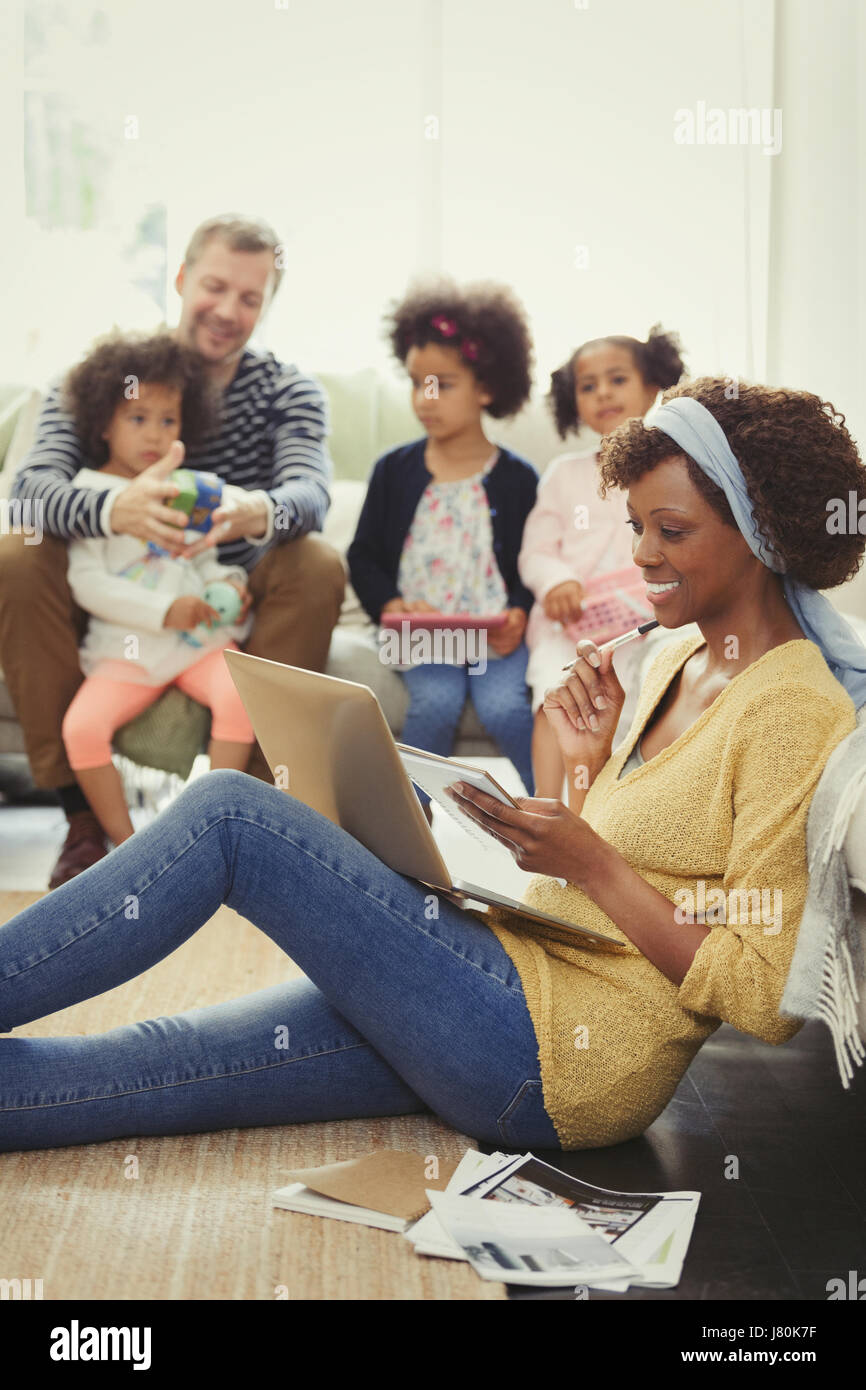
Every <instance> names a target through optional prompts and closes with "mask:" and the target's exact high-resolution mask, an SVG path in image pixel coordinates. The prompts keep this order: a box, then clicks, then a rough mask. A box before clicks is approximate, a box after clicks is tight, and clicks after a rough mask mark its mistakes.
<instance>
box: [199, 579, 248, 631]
mask: <svg viewBox="0 0 866 1390" xmlns="http://www.w3.org/2000/svg"><path fill="white" fill-rule="evenodd" d="M204 601H205V603H209V604H210V606H211V608H215V609H216V610H217V612H218V613H219V615H220V620H219V623H218V624H215V626H219V627H228V626H229V625H230V624H231V623H236V622H237V620H238V618H239V616H240V611H241V596H240V594H239V593H238V591H237V589H236V588H235V587H234V585H233V584H227V583H226V582H225V580H224V579H215V580H214V581H213V583H212V584H208V585H207V587H206V588H205V591H204Z"/></svg>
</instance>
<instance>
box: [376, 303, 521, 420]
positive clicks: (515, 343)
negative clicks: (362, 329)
mask: <svg viewBox="0 0 866 1390" xmlns="http://www.w3.org/2000/svg"><path fill="white" fill-rule="evenodd" d="M434 319H435V320H436V321H437V322H436V323H434ZM385 326H386V333H387V336H388V338H389V340H390V343H391V349H392V351H393V353H394V356H395V357H396V358H397V360H398V361H400V362H403V363H405V361H406V358H407V356H408V354H409V350H410V348H413V347H419V348H420V347H426V346H427V344H428V343H435V344H436V345H437V346H439V347H450V348H452V349H454V350H455V351H457V352H459V353H460V357H461V360H462V361H463V362H464V363H465V365H466V366H467V367H469V368H470V370H471V371H472V372H473V374H474V376H475V378H476V380H477V381H478V382H479V383H480V384H481V385H482V386H484V387H485V388H486V390H488V391H489V392H490V395H491V397H492V400H491V401H490V404H489V405H488V406H485V409H486V410H487V412H488V414H489V415H492V416H493V417H494V419H497V420H501V419H504V418H506V417H508V416H510V415H516V414H517V412H518V411H519V410H520V409H521V408H522V407H523V406H524V405H525V404H526V401H527V400H528V399H529V393H530V390H531V387H532V376H531V366H532V339H531V337H530V335H529V326H528V324H527V320H526V312H525V310H524V308H523V305H522V304H521V303H520V301H519V299H518V298H517V297H516V295H515V294H514V293H513V292H512V291H511V290H510V289H509V288H508V287H507V286H506V285H498V284H493V283H492V282H489V281H483V282H478V283H476V284H473V285H465V286H463V287H462V288H461V287H459V286H458V285H456V284H455V283H454V281H453V280H448V279H444V278H442V279H436V280H426V281H421V282H416V284H415V285H412V286H410V287H409V290H408V292H407V294H406V295H405V297H404V298H403V299H402V300H401V301H400V302H399V303H394V304H393V305H392V306H391V308H390V310H389V312H388V314H387V315H386V317H385ZM443 329H444V331H443Z"/></svg>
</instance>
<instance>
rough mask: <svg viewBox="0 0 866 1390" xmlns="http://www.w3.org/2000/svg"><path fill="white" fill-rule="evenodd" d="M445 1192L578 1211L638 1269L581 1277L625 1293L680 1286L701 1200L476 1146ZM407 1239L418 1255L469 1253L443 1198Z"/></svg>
mask: <svg viewBox="0 0 866 1390" xmlns="http://www.w3.org/2000/svg"><path fill="white" fill-rule="evenodd" d="M446 1194H448V1195H451V1196H457V1195H459V1196H462V1197H468V1198H474V1199H475V1200H476V1201H479V1202H485V1203H486V1202H488V1201H489V1202H494V1203H511V1204H516V1205H523V1206H526V1207H529V1208H535V1209H536V1210H537V1209H538V1208H540V1207H557V1208H561V1209H565V1210H568V1211H570V1212H572V1213H573V1214H576V1215H577V1216H578V1217H579V1218H580V1220H581V1222H582V1223H584V1224H585V1225H587V1226H589V1227H590V1228H591V1229H593V1230H594V1231H595V1232H596V1233H597V1234H598V1235H600V1236H601V1237H602V1238H603V1239H604V1240H605V1241H607V1242H608V1243H609V1244H610V1245H612V1246H613V1247H614V1248H615V1249H616V1250H617V1253H618V1254H619V1255H621V1256H622V1257H623V1259H625V1260H627V1261H628V1263H629V1264H630V1265H631V1266H632V1267H633V1268H634V1269H635V1271H636V1272H635V1273H633V1274H630V1275H629V1276H628V1277H627V1278H626V1277H625V1275H624V1272H622V1271H620V1273H619V1274H617V1273H615V1272H614V1270H611V1271H610V1273H609V1275H608V1276H596V1275H593V1276H591V1277H586V1278H582V1279H577V1278H575V1280H574V1282H575V1283H578V1282H582V1283H586V1284H588V1285H589V1286H590V1287H592V1288H597V1289H604V1290H610V1291H612V1292H622V1291H624V1290H625V1289H626V1288H628V1286H629V1284H637V1285H642V1286H644V1287H648V1288H673V1287H674V1286H675V1285H676V1284H677V1283H678V1282H679V1279H680V1276H681V1274H682V1266H683V1261H684V1259H685V1255H686V1252H687V1250H688V1246H689V1241H690V1239H691V1233H692V1229H693V1226H694V1222H695V1217H696V1214H697V1209H698V1203H699V1201H700V1193H698V1192H616V1191H614V1190H612V1189H609V1188H603V1187H597V1186H595V1185H593V1184H590V1183H585V1182H582V1181H581V1180H580V1179H579V1178H574V1177H572V1176H571V1175H570V1174H568V1173H563V1172H562V1171H561V1170H560V1169H558V1168H554V1167H551V1166H550V1165H549V1164H546V1163H543V1162H542V1161H541V1160H540V1159H537V1158H535V1156H534V1155H533V1154H531V1153H527V1154H523V1155H518V1156H517V1157H514V1156H508V1155H505V1154H499V1153H497V1154H491V1155H484V1154H479V1153H477V1152H476V1151H474V1150H469V1151H468V1152H467V1154H465V1155H464V1158H463V1160H462V1161H461V1163H460V1164H459V1165H458V1167H457V1169H456V1171H455V1173H454V1175H453V1177H452V1179H451V1181H450V1182H449V1184H448V1186H447V1188H446ZM431 1200H432V1199H431ZM406 1237H407V1239H409V1240H411V1241H412V1243H413V1245H414V1247H415V1250H416V1252H417V1253H418V1254H424V1255H438V1256H441V1257H443V1258H449V1259H461V1258H462V1259H466V1258H467V1255H466V1253H465V1251H464V1250H463V1249H462V1248H461V1245H460V1243H459V1242H457V1241H455V1240H454V1239H453V1236H452V1235H451V1234H449V1232H448V1231H447V1230H446V1229H444V1228H443V1224H442V1222H441V1221H440V1219H439V1215H438V1213H437V1209H436V1204H433V1210H432V1211H430V1212H428V1213H427V1214H426V1215H425V1216H423V1217H422V1218H421V1219H420V1220H419V1221H417V1222H415V1223H414V1224H413V1225H412V1226H411V1227H410V1228H409V1230H408V1231H407V1232H406ZM503 1277H504V1276H503ZM533 1282H542V1281H540V1280H538V1281H533ZM551 1282H552V1281H551Z"/></svg>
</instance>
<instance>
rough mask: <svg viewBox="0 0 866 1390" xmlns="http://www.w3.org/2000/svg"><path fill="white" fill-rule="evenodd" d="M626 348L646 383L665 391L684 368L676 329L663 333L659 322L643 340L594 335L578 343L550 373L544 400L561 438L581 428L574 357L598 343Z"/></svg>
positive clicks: (674, 384)
mask: <svg viewBox="0 0 866 1390" xmlns="http://www.w3.org/2000/svg"><path fill="white" fill-rule="evenodd" d="M605 343H606V344H609V345H610V346H611V347H619V348H626V349H627V350H628V351H629V352H630V353H631V355H632V357H633V358H634V364H635V366H636V367H637V369H638V371H639V372H640V374H641V376H642V377H643V380H644V382H645V384H646V385H647V386H657V387H658V389H659V390H660V391H664V390H665V389H666V388H667V387H668V386H676V384H677V382H678V381H679V379H680V377H681V376H682V374H683V372H684V371H685V369H686V364H685V362H684V361H683V359H682V352H683V345H682V343H681V342H680V340H679V336H678V334H676V333H666V332H665V331H664V329H663V328H662V326H661V324H660V323H656V324H653V326H652V328H651V329H650V331H649V334H648V335H647V340H646V342H645V343H642V342H641V341H640V339H639V338H628V337H624V336H623V335H622V334H618V335H617V336H615V337H613V338H593V339H591V340H590V342H588V343H581V345H580V347H579V348H576V349H575V351H574V352H573V353H572V354H571V356H570V357H569V359H568V361H567V362H563V364H562V366H561V367H557V369H556V371H555V372H551V374H550V390H549V392H548V394H547V402H548V404H549V406H550V408H551V410H552V411H553V419H554V423H555V424H556V428H557V431H558V433H559V436H560V438H561V439H565V437H566V435H567V434H568V433H569V431H571V430H578V429H579V428H580V412H579V411H578V408H577V397H576V393H575V384H576V381H577V359H578V358H579V357H580V354H581V353H582V352H586V350H587V348H594V347H600V346H601V345H602V344H605Z"/></svg>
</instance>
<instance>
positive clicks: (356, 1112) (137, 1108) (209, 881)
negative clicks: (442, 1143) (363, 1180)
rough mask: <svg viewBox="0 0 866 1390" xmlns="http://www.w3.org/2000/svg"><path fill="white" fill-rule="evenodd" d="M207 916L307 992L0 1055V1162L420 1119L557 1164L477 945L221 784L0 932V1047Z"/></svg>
mask: <svg viewBox="0 0 866 1390" xmlns="http://www.w3.org/2000/svg"><path fill="white" fill-rule="evenodd" d="M221 903H228V904H229V906H230V907H233V908H234V909H235V910H236V911H237V912H239V913H240V914H241V916H243V917H246V918H248V920H249V921H251V922H253V923H254V924H255V925H256V926H258V927H260V928H261V930H262V931H263V932H265V933H266V934H267V935H268V936H269V937H271V939H272V940H273V941H276V942H277V944H278V945H279V946H280V947H281V948H282V949H283V950H284V951H285V952H286V953H287V954H288V955H289V956H290V957H291V958H292V960H293V961H295V963H296V964H297V965H299V966H300V967H301V969H302V970H303V971H304V972H305V974H306V976H307V978H305V979H292V980H288V981H287V982H286V983H285V984H280V985H275V986H272V987H271V988H269V989H263V990H259V991H258V992H257V993H255V994H248V995H245V996H244V997H243V998H240V999H232V1000H230V1001H228V1002H227V1003H224V1004H217V1005H214V1006H212V1007H209V1008H199V1009H190V1010H189V1011H188V1012H186V1013H182V1014H178V1015H176V1016H175V1017H173V1018H165V1017H159V1018H156V1019H151V1020H149V1021H148V1022H142V1023H132V1024H128V1025H127V1026H125V1027H122V1028H114V1029H112V1030H111V1031H110V1032H108V1033H102V1034H97V1035H93V1036H85V1037H80V1036H79V1037H58V1038H15V1037H0V1151H9V1150H18V1149H39V1148H53V1147H56V1146H58V1145H64V1144H84V1143H91V1142H93V1141H96V1140H105V1139H114V1138H118V1137H121V1136H125V1135H142V1134H184V1133H196V1132H200V1131H203V1130H215V1129H227V1128H234V1127H242V1126H249V1125H284V1124H299V1123H304V1122H306V1121H311V1120H328V1119H347V1118H357V1117H360V1116H372V1115H398V1114H411V1113H417V1112H423V1111H430V1110H432V1111H434V1112H435V1113H436V1114H438V1115H440V1116H441V1117H442V1118H443V1119H444V1120H446V1121H447V1122H448V1123H450V1124H452V1125H454V1126H455V1127H456V1128H458V1129H460V1130H462V1131H464V1132H465V1133H468V1134H470V1135H472V1136H473V1137H475V1138H477V1139H483V1140H487V1141H489V1142H491V1143H494V1144H497V1145H499V1146H505V1147H507V1148H509V1149H516V1150H517V1151H520V1150H522V1149H525V1148H529V1147H546V1148H558V1147H559V1140H558V1138H557V1135H556V1131H555V1129H554V1127H553V1124H552V1123H551V1121H550V1119H549V1117H548V1115H547V1113H546V1111H545V1108H544V1104H543V1098H542V1089H541V1081H540V1075H539V1067H538V1047H537V1042H536V1037H535V1031H534V1029H533V1025H532V1020H531V1019H530V1016H529V1012H528V1009H527V1007H526V1001H525V998H524V995H523V990H522V988H521V984H520V980H519V977H518V975H517V971H516V970H515V968H514V965H513V964H512V962H511V960H510V958H509V956H508V955H507V953H506V952H505V951H504V949H503V948H502V946H501V945H500V944H499V942H498V941H497V939H496V937H495V936H494V934H493V932H492V931H491V930H490V928H489V927H487V926H485V925H484V924H483V923H482V922H480V921H478V920H477V919H476V918H474V917H471V916H469V915H468V914H467V913H464V912H461V910H460V909H459V908H456V907H454V906H452V905H451V904H450V903H448V902H447V901H445V900H444V899H437V898H436V896H435V895H434V893H433V891H432V890H431V889H428V888H426V887H424V886H423V885H422V884H419V883H416V882H415V881H414V880H412V879H409V878H404V877H403V876H402V875H401V874H398V873H395V872H394V871H393V870H391V869H389V868H387V867H386V866H385V865H384V864H383V863H382V862H381V860H379V859H377V858H376V856H375V855H374V854H371V853H370V851H369V850H367V849H365V848H364V847H363V845H361V844H360V843H359V842H358V841H357V840H355V839H353V837H352V836H351V835H349V834H348V833H347V832H346V831H345V830H341V829H340V828H339V827H338V826H335V825H333V824H332V823H331V822H330V821H329V820H327V819H326V818H325V817H324V816H321V815H319V813H318V812H316V811H312V810H310V808H309V807H308V806H306V805H304V804H303V803H302V802H300V801H297V800H295V798H293V797H291V796H288V795H286V793H285V792H282V791H278V790H277V789H276V788H274V787H270V786H268V785H267V784H265V783H263V782H259V781H257V780H256V779H254V778H252V777H248V776H246V774H244V773H239V772H212V773H210V774H208V775H207V776H205V777H203V778H201V779H199V780H198V781H196V782H194V783H192V784H191V785H190V786H189V787H187V788H186V790H185V791H184V792H183V793H182V794H181V796H180V797H179V798H178V800H177V801H176V802H175V803H174V804H173V805H172V806H171V807H170V808H169V809H168V810H167V811H166V812H164V813H163V814H162V815H161V816H159V817H158V819H157V820H155V821H154V822H153V823H152V824H151V825H150V826H148V827H147V828H146V829H144V830H141V831H139V832H138V833H137V834H135V835H133V836H132V837H131V838H130V839H129V840H127V841H125V843H124V844H122V845H121V846H120V847H119V848H118V849H116V850H114V851H113V852H112V853H111V854H109V855H108V856H107V857H106V858H105V859H103V860H101V861H100V862H99V863H98V864H95V865H93V866H92V868H90V869H87V870H86V871H85V872H84V873H83V874H80V875H79V876H78V877H77V878H75V879H72V880H71V882H69V883H67V884H64V885H63V887H61V888H58V889H56V890H55V891H54V892H53V893H51V894H49V895H48V896H46V897H45V898H43V899H42V900H41V901H39V902H38V903H34V904H33V906H32V907H29V908H27V909H25V911H24V912H21V913H19V914H18V916H17V917H14V918H13V919H12V921H10V922H8V923H7V924H6V925H5V926H2V927H0V1033H8V1032H9V1031H10V1030H11V1029H13V1028H16V1027H19V1026H20V1025H22V1024H26V1023H29V1022H31V1021H32V1020H33V1019H37V1018H42V1017H44V1016H45V1015H46V1014H50V1013H53V1012H55V1010H57V1009H63V1008H66V1007H67V1006H69V1005H71V1004H76V1003H79V1002H80V1001H81V1000H83V999H89V998H92V997H93V996H94V995H97V994H101V993H103V992H104V991H105V990H109V989H113V988H114V986H116V985H119V984H122V983H123V982H124V981H126V980H130V979H132V978H133V977H134V976H136V975H139V974H141V972H142V971H144V970H147V969H148V967H149V966H151V965H153V964H155V962H156V961H159V960H162V959H164V958H165V957H166V956H168V955H170V954H171V952H172V951H174V950H175V949H176V948H177V947H178V946H180V945H181V943H182V942H184V941H186V940H187V939H188V938H189V937H190V936H192V934H193V932H195V931H197V930H198V928H199V927H200V926H202V924H203V923H204V922H206V921H207V920H208V919H209V918H210V917H211V916H212V914H213V913H214V912H215V911H216V909H217V908H218V907H219V905H220V904H221Z"/></svg>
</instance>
